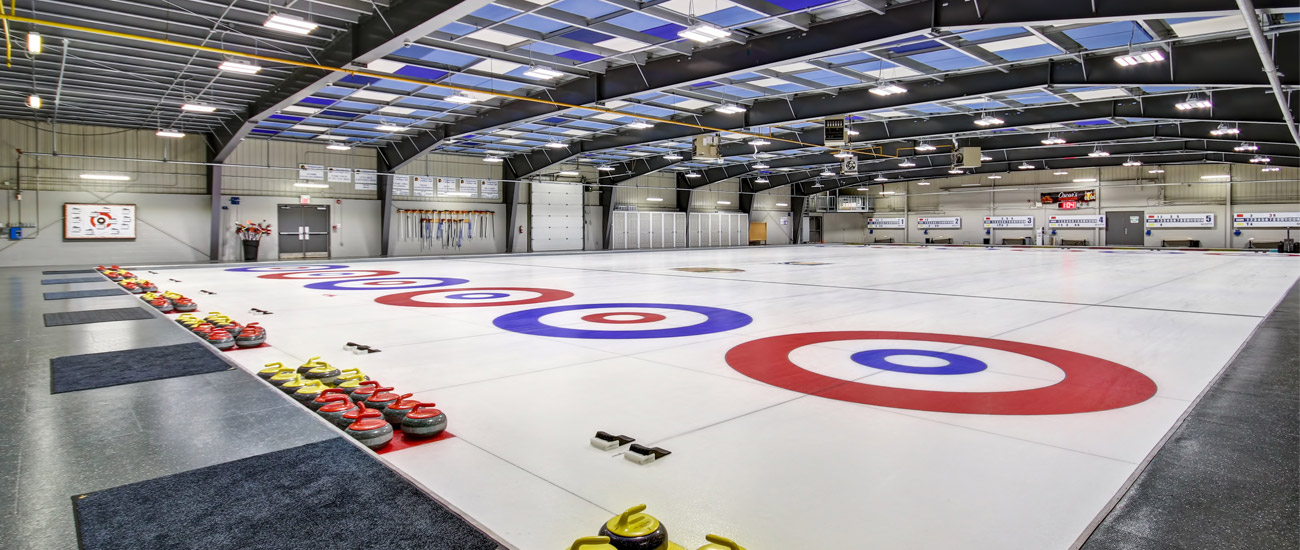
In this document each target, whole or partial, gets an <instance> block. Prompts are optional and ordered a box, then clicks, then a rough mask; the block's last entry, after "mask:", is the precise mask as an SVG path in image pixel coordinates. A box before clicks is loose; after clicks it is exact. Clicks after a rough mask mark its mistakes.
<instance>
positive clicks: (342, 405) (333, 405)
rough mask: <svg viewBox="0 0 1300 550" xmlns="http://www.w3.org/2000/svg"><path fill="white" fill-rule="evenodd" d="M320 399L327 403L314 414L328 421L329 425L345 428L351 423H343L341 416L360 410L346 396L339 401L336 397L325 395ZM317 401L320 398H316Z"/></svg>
mask: <svg viewBox="0 0 1300 550" xmlns="http://www.w3.org/2000/svg"><path fill="white" fill-rule="evenodd" d="M322 397H323V398H324V399H325V400H326V401H327V402H326V403H325V404H324V405H321V407H320V408H319V409H316V414H319V415H321V417H322V418H324V419H325V420H328V421H329V422H330V424H333V425H335V426H339V427H345V426H347V425H348V424H349V423H351V421H350V420H349V421H345V420H344V419H343V415H344V414H346V413H349V412H352V411H356V410H360V409H359V408H358V407H357V404H356V403H353V402H352V400H351V399H348V398H347V396H343V398H342V399H339V397H338V396H337V395H326V396H322ZM317 399H321V397H318V398H317Z"/></svg>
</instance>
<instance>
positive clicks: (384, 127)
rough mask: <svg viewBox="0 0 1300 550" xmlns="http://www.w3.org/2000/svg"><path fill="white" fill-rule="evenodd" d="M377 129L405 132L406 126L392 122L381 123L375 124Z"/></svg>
mask: <svg viewBox="0 0 1300 550" xmlns="http://www.w3.org/2000/svg"><path fill="white" fill-rule="evenodd" d="M375 129H376V130H379V131H381V132H405V131H406V127H405V126H393V125H392V124H380V125H379V126H375Z"/></svg>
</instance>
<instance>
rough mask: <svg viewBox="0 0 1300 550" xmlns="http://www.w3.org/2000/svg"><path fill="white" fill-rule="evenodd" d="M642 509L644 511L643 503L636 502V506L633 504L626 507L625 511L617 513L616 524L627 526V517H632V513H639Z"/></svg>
mask: <svg viewBox="0 0 1300 550" xmlns="http://www.w3.org/2000/svg"><path fill="white" fill-rule="evenodd" d="M644 511H645V505H644V504H638V505H636V506H633V507H631V508H628V509H627V511H626V512H623V513H622V514H619V515H618V524H617V525H618V526H619V527H626V526H627V520H628V518H630V517H632V514H640V513H641V512H644Z"/></svg>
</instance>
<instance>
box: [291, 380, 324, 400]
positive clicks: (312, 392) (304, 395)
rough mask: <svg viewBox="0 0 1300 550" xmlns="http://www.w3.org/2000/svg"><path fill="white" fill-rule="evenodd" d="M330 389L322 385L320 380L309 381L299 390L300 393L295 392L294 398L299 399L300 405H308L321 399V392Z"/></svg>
mask: <svg viewBox="0 0 1300 550" xmlns="http://www.w3.org/2000/svg"><path fill="white" fill-rule="evenodd" d="M328 389H330V388H328V387H326V386H325V384H322V383H320V381H319V380H307V383H306V384H303V386H302V387H301V388H298V391H295V392H293V398H294V399H297V400H298V402H299V403H302V404H307V403H310V402H311V401H312V400H314V399H316V398H317V397H319V396H320V394H321V392H323V391H325V390H328Z"/></svg>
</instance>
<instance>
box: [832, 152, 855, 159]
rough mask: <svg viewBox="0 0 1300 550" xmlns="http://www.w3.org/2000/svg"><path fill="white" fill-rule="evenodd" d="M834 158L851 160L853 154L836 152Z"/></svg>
mask: <svg viewBox="0 0 1300 550" xmlns="http://www.w3.org/2000/svg"><path fill="white" fill-rule="evenodd" d="M835 158H837V159H851V158H853V153H850V152H848V151H840V152H838V153H835Z"/></svg>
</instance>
